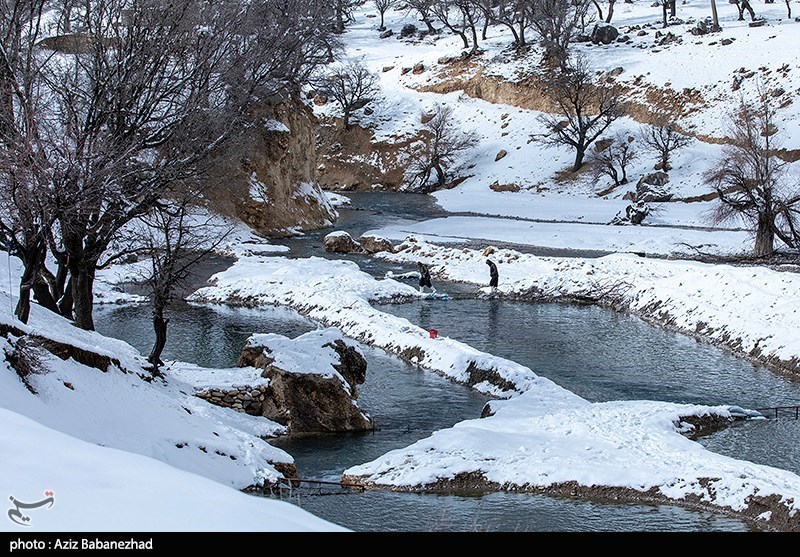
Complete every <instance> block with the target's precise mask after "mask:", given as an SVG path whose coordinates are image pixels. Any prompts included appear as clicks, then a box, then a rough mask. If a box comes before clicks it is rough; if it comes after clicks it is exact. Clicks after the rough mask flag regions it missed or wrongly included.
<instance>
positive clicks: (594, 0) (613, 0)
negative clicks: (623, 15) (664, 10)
mask: <svg viewBox="0 0 800 557" xmlns="http://www.w3.org/2000/svg"><path fill="white" fill-rule="evenodd" d="M670 1H671V2H672V3H673V6H674V3H675V0H670ZM616 2H617V0H608V15H607V16H605V17H603V8H601V7H600V4H598V3H597V0H592V4H594V7H595V8H597V17H598V18H599V19H601V20H604V21H605V22H606V23H611V19H612V18H613V17H614V4H616ZM673 15H674V14H673ZM665 20H666V18H665Z"/></svg>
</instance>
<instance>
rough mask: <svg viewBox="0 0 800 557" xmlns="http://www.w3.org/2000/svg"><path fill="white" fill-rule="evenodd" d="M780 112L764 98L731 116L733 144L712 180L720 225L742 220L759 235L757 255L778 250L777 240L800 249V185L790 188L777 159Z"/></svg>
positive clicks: (711, 174)
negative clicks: (798, 225) (777, 117)
mask: <svg viewBox="0 0 800 557" xmlns="http://www.w3.org/2000/svg"><path fill="white" fill-rule="evenodd" d="M776 133H777V127H776V125H775V111H774V109H773V108H772V106H771V105H770V102H769V97H768V96H767V95H762V97H761V98H760V99H759V100H758V102H757V104H755V105H754V106H751V105H748V104H746V103H745V102H744V100H742V101H741V102H740V105H739V107H738V109H737V110H736V111H735V112H734V113H733V114H732V115H731V131H730V138H731V141H732V143H731V145H729V146H726V147H725V148H724V153H723V156H722V157H721V158H720V159H719V160H718V161H717V162H716V164H715V165H714V166H713V167H712V168H711V169H710V170H709V172H708V173H707V175H706V181H707V183H709V184H711V185H712V186H713V187H714V188H715V190H716V191H717V194H718V196H719V204H718V205H717V209H716V212H715V214H714V218H715V221H716V222H726V221H728V220H731V219H742V220H744V221H745V222H746V223H748V224H750V225H751V226H752V228H753V232H754V235H755V244H754V247H753V255H755V256H756V257H766V256H769V255H772V253H773V252H774V251H775V248H774V242H775V237H776V236H777V237H778V238H779V239H780V240H782V241H783V242H784V243H785V244H786V245H787V246H789V247H792V248H797V247H798V246H800V234H798V229H797V221H798V213H799V212H800V194H798V184H793V185H791V187H790V184H789V180H788V174H787V173H786V167H787V164H786V163H785V162H783V161H782V160H781V159H780V158H778V156H777V151H778V149H779V148H780V145H779V143H778V141H777V139H776Z"/></svg>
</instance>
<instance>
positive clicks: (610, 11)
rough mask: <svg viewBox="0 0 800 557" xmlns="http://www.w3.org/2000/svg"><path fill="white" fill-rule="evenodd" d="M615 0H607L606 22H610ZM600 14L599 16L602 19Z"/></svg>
mask: <svg viewBox="0 0 800 557" xmlns="http://www.w3.org/2000/svg"><path fill="white" fill-rule="evenodd" d="M615 1H616V0H609V2H608V17H606V23H611V18H612V17H614V2H615ZM602 17H603V16H602V15H601V16H600V18H601V19H602Z"/></svg>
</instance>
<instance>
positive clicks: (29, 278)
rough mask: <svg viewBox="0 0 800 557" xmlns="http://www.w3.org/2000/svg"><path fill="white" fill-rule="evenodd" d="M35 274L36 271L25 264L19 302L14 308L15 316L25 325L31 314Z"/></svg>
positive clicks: (20, 282) (20, 280)
mask: <svg viewBox="0 0 800 557" xmlns="http://www.w3.org/2000/svg"><path fill="white" fill-rule="evenodd" d="M33 273H34V271H33V270H32V269H31V268H30V267H29V266H28V265H27V264H25V266H24V268H23V271H22V277H20V279H19V300H17V307H16V308H14V315H16V316H17V319H19V320H20V321H22V322H23V323H27V322H28V318H29V317H30V314H31V289H32V288H33Z"/></svg>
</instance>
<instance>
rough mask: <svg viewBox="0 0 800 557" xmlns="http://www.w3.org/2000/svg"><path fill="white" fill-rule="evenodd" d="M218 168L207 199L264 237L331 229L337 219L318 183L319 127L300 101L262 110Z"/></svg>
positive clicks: (230, 147)
mask: <svg viewBox="0 0 800 557" xmlns="http://www.w3.org/2000/svg"><path fill="white" fill-rule="evenodd" d="M252 121H253V125H252V127H250V128H249V129H248V130H246V131H245V132H244V133H243V134H242V135H241V136H239V137H238V138H237V139H236V140H235V141H233V142H232V143H231V144H230V145H228V147H227V148H226V149H225V152H224V153H223V154H222V155H221V156H220V157H219V158H218V160H217V162H216V163H215V165H214V170H213V173H212V176H211V177H210V179H211V180H213V181H214V182H215V184H214V187H212V188H211V191H209V193H208V195H207V197H208V200H209V202H210V204H211V205H212V206H213V207H214V208H215V209H216V210H219V211H220V212H222V213H223V214H228V215H231V216H235V217H238V218H240V219H241V220H242V221H244V222H245V223H246V224H247V225H249V226H250V227H252V228H253V229H254V230H255V231H257V232H258V233H260V234H263V235H264V236H271V237H283V236H289V235H292V234H294V233H296V232H306V231H309V230H316V229H319V228H325V227H328V226H332V225H333V223H334V222H335V221H336V219H337V217H338V214H337V213H336V210H335V209H334V208H333V206H332V205H331V204H330V202H329V201H328V199H327V197H326V196H325V194H324V193H323V192H322V190H321V188H320V187H319V185H318V183H317V176H316V165H317V156H316V140H317V127H318V126H317V122H316V119H315V118H314V115H313V114H312V112H311V110H310V109H309V108H308V107H307V106H306V105H304V104H303V103H302V102H300V101H299V100H294V99H290V100H286V101H282V102H280V103H276V104H271V105H266V104H265V105H262V106H260V107H258V108H257V109H255V110H253V112H252Z"/></svg>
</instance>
